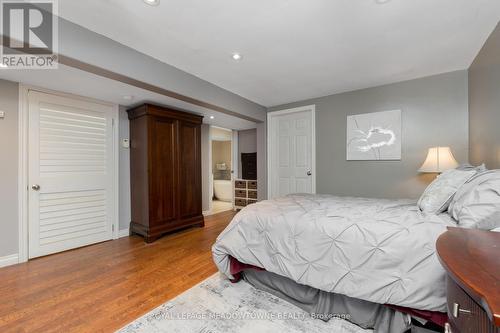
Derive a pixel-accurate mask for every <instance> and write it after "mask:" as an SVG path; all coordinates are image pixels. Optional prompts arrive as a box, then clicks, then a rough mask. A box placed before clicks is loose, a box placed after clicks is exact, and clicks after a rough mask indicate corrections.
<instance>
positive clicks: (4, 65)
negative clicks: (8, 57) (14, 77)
mask: <svg viewBox="0 0 500 333" xmlns="http://www.w3.org/2000/svg"><path fill="white" fill-rule="evenodd" d="M7 67H8V66H7V65H6V64H4V63H3V62H0V68H7Z"/></svg>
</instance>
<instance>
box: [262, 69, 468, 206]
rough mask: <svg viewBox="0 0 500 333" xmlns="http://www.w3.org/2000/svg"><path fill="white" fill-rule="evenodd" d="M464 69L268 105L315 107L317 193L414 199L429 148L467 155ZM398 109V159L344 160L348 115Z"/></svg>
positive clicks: (460, 157)
mask: <svg viewBox="0 0 500 333" xmlns="http://www.w3.org/2000/svg"><path fill="white" fill-rule="evenodd" d="M467 89H468V88H467V71H457V72H452V73H447V74H441V75H436V76H431V77H427V78H422V79H417V80H411V81H405V82H400V83H395V84H390V85H386V86H381V87H375V88H369V89H364V90H359V91H353V92H348V93H342V94H337V95H331V96H326V97H321V98H316V99H312V100H307V101H302V102H297V103H292V104H288V105H282V106H277V107H273V108H270V109H269V111H275V110H281V109H287V108H291V107H297V106H301V105H310V104H315V105H316V156H317V157H316V158H317V192H318V193H328V194H336V195H353V196H366V197H384V198H400V197H406V198H418V197H419V196H420V194H421V193H422V192H423V190H424V189H425V187H426V186H427V184H428V183H429V181H431V180H432V177H433V176H432V175H419V174H418V172H417V169H418V168H419V167H420V165H421V164H422V163H423V161H424V159H425V157H426V154H427V150H428V148H429V147H433V146H451V148H452V151H453V154H454V155H455V157H456V158H457V160H458V161H460V162H466V161H467V159H468V96H467ZM397 109H401V110H402V112H403V125H402V126H403V127H402V131H403V138H402V142H403V147H402V160H401V161H346V117H347V115H351V114H360V113H368V112H375V111H384V110H397Z"/></svg>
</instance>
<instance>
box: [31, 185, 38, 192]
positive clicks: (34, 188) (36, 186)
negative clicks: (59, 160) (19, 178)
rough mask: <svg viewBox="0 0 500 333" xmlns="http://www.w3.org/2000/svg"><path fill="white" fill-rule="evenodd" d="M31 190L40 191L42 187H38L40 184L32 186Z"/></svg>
mask: <svg viewBox="0 0 500 333" xmlns="http://www.w3.org/2000/svg"><path fill="white" fill-rule="evenodd" d="M31 189H32V190H33V191H40V185H38V184H34V185H31Z"/></svg>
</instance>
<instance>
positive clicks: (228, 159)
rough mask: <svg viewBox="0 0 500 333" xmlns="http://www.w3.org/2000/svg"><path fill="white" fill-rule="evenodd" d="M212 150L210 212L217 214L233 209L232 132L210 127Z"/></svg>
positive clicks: (233, 166)
mask: <svg viewBox="0 0 500 333" xmlns="http://www.w3.org/2000/svg"><path fill="white" fill-rule="evenodd" d="M210 138H211V148H212V149H211V150H212V153H211V154H212V156H211V157H212V158H211V160H212V163H211V166H212V186H211V190H212V196H211V197H212V202H211V209H210V212H211V213H212V214H217V213H220V212H224V211H228V210H232V209H233V201H234V191H233V174H234V168H235V167H236V166H235V164H234V163H233V155H234V154H233V149H234V142H233V131H232V130H228V129H225V128H221V127H215V126H212V127H211V129H210Z"/></svg>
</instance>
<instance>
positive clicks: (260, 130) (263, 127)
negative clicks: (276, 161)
mask: <svg viewBox="0 0 500 333" xmlns="http://www.w3.org/2000/svg"><path fill="white" fill-rule="evenodd" d="M257 183H258V188H257V199H258V200H265V199H267V122H264V123H261V124H257Z"/></svg>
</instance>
